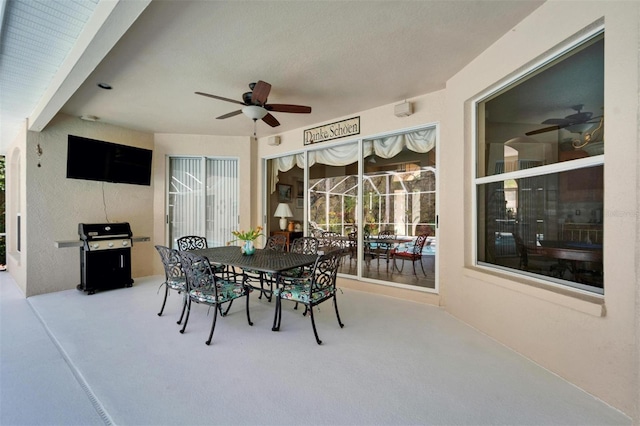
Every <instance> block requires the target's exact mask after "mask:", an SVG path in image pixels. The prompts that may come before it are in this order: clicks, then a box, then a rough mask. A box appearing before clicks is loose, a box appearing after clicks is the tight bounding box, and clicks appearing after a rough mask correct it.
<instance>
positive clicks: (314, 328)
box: [309, 305, 322, 345]
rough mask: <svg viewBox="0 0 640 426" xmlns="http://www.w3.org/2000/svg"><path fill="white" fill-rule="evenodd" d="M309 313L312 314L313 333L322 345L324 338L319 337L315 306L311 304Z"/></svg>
mask: <svg viewBox="0 0 640 426" xmlns="http://www.w3.org/2000/svg"><path fill="white" fill-rule="evenodd" d="M309 315H311V325H312V326H313V334H314V335H315V336H316V342H317V343H318V344H319V345H321V344H322V340H320V338H319V337H318V330H316V320H315V319H314V318H313V306H312V305H310V306H309Z"/></svg>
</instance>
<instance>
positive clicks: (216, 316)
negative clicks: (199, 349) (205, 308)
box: [204, 306, 220, 346]
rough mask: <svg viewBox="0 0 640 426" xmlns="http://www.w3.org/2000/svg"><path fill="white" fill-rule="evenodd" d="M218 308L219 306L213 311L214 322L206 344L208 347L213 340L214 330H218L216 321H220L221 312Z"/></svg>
mask: <svg viewBox="0 0 640 426" xmlns="http://www.w3.org/2000/svg"><path fill="white" fill-rule="evenodd" d="M218 308H219V306H216V307H215V308H214V309H213V322H212V323H211V331H210V332H209V340H207V341H206V342H204V343H206V344H207V346H208V345H210V344H211V339H212V338H213V330H214V329H215V328H216V320H217V319H218V311H219V310H220V309H218Z"/></svg>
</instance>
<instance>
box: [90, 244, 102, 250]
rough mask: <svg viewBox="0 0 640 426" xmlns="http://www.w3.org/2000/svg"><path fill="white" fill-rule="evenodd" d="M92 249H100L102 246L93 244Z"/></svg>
mask: <svg viewBox="0 0 640 426" xmlns="http://www.w3.org/2000/svg"><path fill="white" fill-rule="evenodd" d="M91 247H92V248H94V249H97V248H98V247H100V244H98V243H93V244H91Z"/></svg>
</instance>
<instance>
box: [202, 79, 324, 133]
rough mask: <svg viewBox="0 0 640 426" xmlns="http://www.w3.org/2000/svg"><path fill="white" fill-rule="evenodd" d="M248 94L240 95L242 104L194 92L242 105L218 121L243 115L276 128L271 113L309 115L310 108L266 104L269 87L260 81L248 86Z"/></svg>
mask: <svg viewBox="0 0 640 426" xmlns="http://www.w3.org/2000/svg"><path fill="white" fill-rule="evenodd" d="M249 88H250V89H251V91H250V92H245V93H244V94H243V95H242V102H241V101H236V100H235V99H229V98H225V97H222V96H217V95H210V94H208V93H203V92H195V93H196V95H201V96H206V97H209V98H213V99H218V100H221V101H226V102H232V103H234V104H239V105H243V108H241V109H239V110H237V111H232V112H229V113H227V114H224V115H221V116H220V117H216V118H217V119H219V120H222V119H225V118H229V117H234V116H236V115H239V114H244V115H246V116H247V117H249V118H250V119H252V120H253V121H254V123H255V122H256V121H258V120H262V121H264V122H265V123H267V124H268V125H269V126H271V127H277V126H279V125H280V122H279V121H278V120H276V118H275V117H274V116H273V115H271V113H270V112H271V111H272V112H290V113H296V114H309V113H310V112H311V107H308V106H303V105H289V104H267V97H268V96H269V92H270V91H271V85H270V84H269V83H266V82H264V81H262V80H260V81H258V82H257V83H251V84H249Z"/></svg>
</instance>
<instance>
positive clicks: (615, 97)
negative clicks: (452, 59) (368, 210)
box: [438, 1, 640, 420]
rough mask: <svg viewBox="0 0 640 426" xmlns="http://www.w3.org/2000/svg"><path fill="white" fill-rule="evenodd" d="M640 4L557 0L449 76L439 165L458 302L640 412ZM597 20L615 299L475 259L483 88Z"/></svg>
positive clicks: (452, 291)
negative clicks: (492, 269)
mask: <svg viewBox="0 0 640 426" xmlns="http://www.w3.org/2000/svg"><path fill="white" fill-rule="evenodd" d="M638 8H639V4H638V3H633V2H616V1H612V2H560V1H550V2H547V3H545V4H544V5H543V6H541V7H540V8H539V9H537V10H536V11H535V12H534V13H533V14H531V15H530V16H529V17H527V18H526V19H525V20H524V21H522V22H521V23H520V24H519V25H518V26H516V27H515V28H514V29H513V30H512V31H510V32H509V33H507V34H505V36H504V37H502V38H501V39H500V40H499V41H498V42H496V43H495V44H494V45H493V46H491V47H490V48H489V49H487V50H486V51H485V52H484V53H483V54H482V55H480V56H479V57H477V58H476V59H475V60H474V61H473V62H472V63H471V64H469V65H468V66H467V67H465V68H464V69H463V70H462V71H460V72H459V73H458V74H457V75H456V76H455V77H454V78H452V79H451V80H450V81H449V82H448V84H447V89H446V92H447V97H446V98H447V107H446V114H445V116H446V119H445V120H443V126H442V133H441V138H442V140H443V143H442V146H443V148H442V159H443V161H442V162H441V163H440V168H441V171H442V173H441V176H442V184H443V185H445V186H446V187H447V188H449V190H447V191H441V198H440V202H441V206H440V207H441V211H443V210H444V211H446V212H447V215H444V216H443V215H441V221H440V233H441V237H440V238H439V239H438V250H439V252H440V267H441V270H440V277H441V283H440V285H441V289H442V291H441V295H442V297H443V303H444V305H445V306H446V309H447V310H448V311H449V312H451V313H452V314H453V315H455V316H457V317H459V318H460V319H462V320H463V321H465V322H467V323H469V324H470V325H472V326H474V327H476V328H477V329H479V330H481V331H483V332H485V333H487V334H488V335H490V336H492V337H494V338H495V339H497V340H498V341H500V342H502V343H504V344H506V345H507V346H509V347H511V348H513V349H514V350H516V351H518V352H520V353H522V354H523V355H525V356H527V357H528V358H530V359H532V360H534V361H535V362H537V363H539V364H540V365H542V366H544V367H546V368H548V369H550V370H551V371H553V372H555V373H557V374H558V375H560V376H562V377H564V378H566V379H567V380H569V381H570V382H572V383H574V384H576V385H577V386H579V387H581V388H583V389H585V390H586V391H587V392H590V393H591V394H593V395H595V396H597V397H598V398H601V399H602V400H604V401H606V402H608V403H610V404H611V405H613V406H615V407H617V408H619V409H621V410H622V411H624V412H625V413H627V414H629V415H631V416H632V417H634V418H635V419H636V420H637V419H638V416H639V412H638V401H640V397H639V396H640V393H639V390H638V374H639V373H638V371H639V359H640V357H639V354H638V324H640V317H639V309H638V269H637V267H636V266H635V265H636V263H637V261H638V258H639V256H638V254H639V247H638V240H639V238H638V236H639V231H638V229H639V226H638V223H639V215H638V189H639V188H638V164H639V159H638V133H637V112H638V46H639V44H638V39H639V36H638V23H639V20H638V17H639V9H638ZM597 22H604V23H605V110H604V115H605V117H607V122H606V129H605V141H606V154H605V155H606V160H605V190H604V193H605V199H604V205H605V214H604V230H605V231H604V233H605V236H606V237H605V241H604V275H605V277H606V278H605V296H604V298H595V297H594V298H582V297H579V296H578V295H571V294H570V293H569V294H559V293H556V292H554V291H552V289H549V288H547V289H545V288H540V287H538V286H537V285H536V283H534V282H532V281H531V280H529V281H527V280H515V279H513V278H511V277H509V276H506V275H504V274H491V273H488V272H487V271H485V270H482V269H481V268H477V267H474V266H473V244H474V239H473V214H472V211H473V204H472V199H471V195H472V191H473V185H472V178H473V176H472V171H473V170H474V169H473V164H474V158H473V153H472V145H473V137H472V135H473V133H474V129H473V128H472V127H471V124H470V119H471V105H472V103H473V100H474V98H475V97H477V96H478V94H480V93H482V92H483V91H485V90H487V88H489V87H491V86H493V85H496V84H498V83H499V82H500V81H502V80H503V79H506V78H508V77H510V76H511V75H513V74H514V73H515V72H516V71H517V70H518V69H520V68H522V67H525V66H527V65H528V64H530V63H532V62H533V61H534V60H535V59H536V58H538V57H540V56H541V55H544V54H545V52H548V51H551V50H552V49H554V48H556V46H558V45H560V44H562V43H564V42H565V40H568V39H570V38H571V37H573V36H574V35H575V34H577V33H579V32H581V31H583V29H585V28H587V27H589V26H591V25H592V24H594V23H597ZM461 224H464V226H461ZM459 247H464V248H465V250H464V251H461V250H459ZM443 259H446V261H443Z"/></svg>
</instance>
